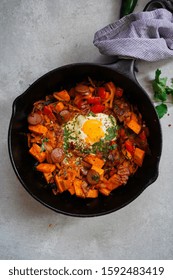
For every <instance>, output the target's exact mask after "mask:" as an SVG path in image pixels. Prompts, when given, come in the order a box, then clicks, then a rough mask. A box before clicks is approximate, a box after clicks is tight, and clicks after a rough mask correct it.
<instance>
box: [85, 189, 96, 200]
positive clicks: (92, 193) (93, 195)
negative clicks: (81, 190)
mask: <svg viewBox="0 0 173 280" xmlns="http://www.w3.org/2000/svg"><path fill="white" fill-rule="evenodd" d="M86 197H88V198H96V197H98V190H96V189H89V191H88V192H87V194H86Z"/></svg>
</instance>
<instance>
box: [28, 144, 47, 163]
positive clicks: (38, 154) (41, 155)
mask: <svg viewBox="0 0 173 280" xmlns="http://www.w3.org/2000/svg"><path fill="white" fill-rule="evenodd" d="M29 153H30V154H31V155H32V156H33V157H34V158H35V159H36V160H37V161H38V162H40V163H41V162H43V161H44V160H45V159H46V153H45V152H42V151H41V147H40V146H39V145H37V144H36V143H34V144H33V145H32V147H31V148H30V149H29Z"/></svg>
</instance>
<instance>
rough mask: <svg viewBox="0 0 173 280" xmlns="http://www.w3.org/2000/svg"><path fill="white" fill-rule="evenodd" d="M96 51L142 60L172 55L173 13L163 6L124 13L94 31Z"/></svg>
mask: <svg viewBox="0 0 173 280" xmlns="http://www.w3.org/2000/svg"><path fill="white" fill-rule="evenodd" d="M93 43H94V45H95V46H96V47H97V48H98V49H99V51H100V53H102V54H104V55H110V56H114V55H115V56H123V57H132V58H136V59H141V60H145V61H157V60H161V59H166V58H169V57H173V14H172V13H171V12H170V11H168V10H166V9H156V10H154V11H149V12H139V13H134V14H130V15H127V16H125V17H123V18H121V19H120V20H118V21H116V22H114V23H112V24H109V25H108V26H106V27H104V28H103V29H101V30H99V31H97V32H96V33H95V35H94V41H93Z"/></svg>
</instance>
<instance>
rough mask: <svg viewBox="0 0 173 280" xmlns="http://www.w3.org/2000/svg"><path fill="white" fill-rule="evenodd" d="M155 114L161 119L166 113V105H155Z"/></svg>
mask: <svg viewBox="0 0 173 280" xmlns="http://www.w3.org/2000/svg"><path fill="white" fill-rule="evenodd" d="M155 108H156V112H157V114H158V116H159V118H160V119H161V118H162V117H163V116H164V115H165V114H166V113H167V111H168V109H167V106H166V104H164V103H161V104H160V105H157V106H156V107H155Z"/></svg>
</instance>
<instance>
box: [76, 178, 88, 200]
mask: <svg viewBox="0 0 173 280" xmlns="http://www.w3.org/2000/svg"><path fill="white" fill-rule="evenodd" d="M73 185H74V189H75V193H76V196H78V197H82V198H84V197H85V194H84V192H83V189H82V181H81V180H80V179H75V180H74V182H73Z"/></svg>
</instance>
